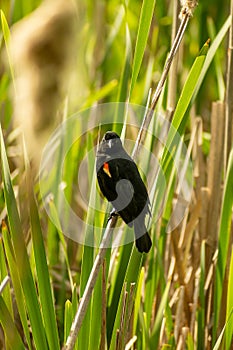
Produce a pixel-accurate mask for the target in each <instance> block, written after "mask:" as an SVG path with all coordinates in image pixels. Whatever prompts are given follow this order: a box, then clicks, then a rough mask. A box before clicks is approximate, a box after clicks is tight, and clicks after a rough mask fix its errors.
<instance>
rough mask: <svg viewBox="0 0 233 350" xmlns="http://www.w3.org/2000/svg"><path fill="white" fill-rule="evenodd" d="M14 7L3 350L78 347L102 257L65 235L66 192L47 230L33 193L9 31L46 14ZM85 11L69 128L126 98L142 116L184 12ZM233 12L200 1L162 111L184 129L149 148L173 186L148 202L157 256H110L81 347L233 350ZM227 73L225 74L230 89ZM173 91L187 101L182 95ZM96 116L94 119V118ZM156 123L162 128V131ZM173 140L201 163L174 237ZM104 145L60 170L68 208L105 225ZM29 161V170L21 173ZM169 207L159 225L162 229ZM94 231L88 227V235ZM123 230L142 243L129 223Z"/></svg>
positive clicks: (77, 151)
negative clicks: (16, 110) (20, 140)
mask: <svg viewBox="0 0 233 350" xmlns="http://www.w3.org/2000/svg"><path fill="white" fill-rule="evenodd" d="M16 3H17V2H16ZM16 3H13V2H12V4H11V5H12V6H11V8H10V7H7V5H5V7H3V8H2V12H1V31H2V36H1V57H2V59H3V47H4V46H5V47H6V48H7V53H8V55H7V60H8V63H9V69H7V68H6V67H5V68H4V69H2V70H1V82H0V101H1V130H2V132H1V134H0V138H1V140H0V141H1V174H2V178H1V180H2V185H1V193H0V210H1V211H0V216H1V220H2V231H1V236H0V263H1V265H0V283H2V281H4V279H5V277H6V276H9V277H10V280H9V282H7V283H6V285H5V284H4V285H3V286H4V288H3V287H2V288H0V290H1V294H0V323H1V332H0V344H1V347H2V348H6V349H21V348H22V349H24V348H27V349H33V348H34V347H35V348H37V349H43V350H44V349H59V348H61V347H63V346H64V345H65V343H66V340H67V339H68V336H69V335H70V327H71V324H72V321H73V319H74V317H75V315H76V312H77V309H78V305H80V300H81V298H82V297H83V294H84V292H85V288H86V285H87V281H88V278H89V275H90V273H91V271H92V268H93V264H94V261H95V258H96V256H97V254H98V248H95V247H92V246H88V245H81V244H78V243H75V242H73V241H72V240H69V239H67V238H66V237H65V235H64V234H63V232H62V225H61V223H60V218H59V192H58V191H57V196H55V197H50V201H49V203H48V205H49V208H50V212H52V215H53V221H52V220H50V218H49V217H48V216H47V214H46V211H45V210H44V207H43V202H42V201H41V198H40V195H39V185H38V182H37V179H36V180H35V183H34V185H33V186H32V181H31V180H32V177H33V176H34V175H30V170H29V169H30V166H29V161H28V160H27V150H26V149H24V150H23V151H22V154H21V155H20V152H21V151H20V148H19V147H18V145H17V144H16V143H15V137H14V134H15V133H17V130H15V129H14V127H13V126H12V109H13V101H12V93H11V92H12V90H11V87H12V85H13V84H14V68H13V66H12V63H11V58H10V53H9V51H8V45H9V42H10V31H9V28H10V29H11V26H12V25H13V23H14V22H15V21H16V20H19V19H21V18H24V17H25V16H26V14H28V13H30V12H31V11H32V10H33V9H34V8H35V7H36V6H37V5H38V2H37V1H32V0H31V1H22V2H21V3H20V5H19V3H17V5H16ZM77 5H78V10H79V13H80V14H83V16H80V18H79V19H78V20H79V21H80V23H81V24H83V27H82V28H83V29H82V31H81V33H79V37H81V38H82V40H80V41H79V47H78V51H79V52H78V59H77V61H78V62H77V64H76V66H75V67H74V71H73V79H72V84H73V85H72V84H71V85H72V89H70V90H69V93H68V96H67V98H66V101H67V104H65V108H64V111H62V112H61V111H60V110H59V113H60V114H62V115H63V120H65V119H66V118H69V117H68V116H69V115H72V114H73V113H75V112H76V111H77V109H79V110H81V108H88V107H92V105H93V104H100V103H107V102H113V101H119V102H122V101H123V102H125V101H127V99H128V98H130V102H132V103H137V104H141V105H144V106H145V105H146V101H147V98H148V93H149V92H148V88H150V87H151V88H152V91H154V90H155V87H156V85H157V83H158V81H159V78H160V76H161V74H162V71H163V66H164V62H165V60H166V57H167V54H168V51H169V49H170V42H171V39H170V38H171V23H172V21H174V18H173V10H174V9H175V8H176V7H175V5H174V6H173V4H172V3H171V2H166V1H157V2H155V1H149V0H144V2H143V6H141V3H139V2H137V1H130V2H129V3H128V2H127V3H125V4H124V5H123V4H120V3H119V2H116V1H113V0H110V1H109V2H108V3H99V4H98V5H97V2H96V3H94V4H93V2H92V1H88V0H86V1H85V2H84V3H83V4H81V3H78V4H77ZM152 12H153V14H152ZM229 13H230V3H229V4H224V5H223V4H219V2H217V1H213V2H212V4H211V5H207V4H205V3H204V2H203V3H202V2H200V4H199V7H198V8H197V9H196V11H195V12H194V15H193V18H191V19H190V21H189V23H188V26H187V28H186V32H185V37H184V40H183V42H182V45H181V47H180V49H179V52H178V56H177V57H178V62H177V71H176V72H175V73H174V69H173V70H172V72H171V75H170V77H169V83H168V84H165V87H164V89H163V91H162V94H161V96H160V99H159V101H158V105H157V107H156V111H157V112H160V113H162V114H164V115H166V113H167V115H169V113H168V112H170V116H172V118H171V125H172V127H173V128H170V130H169V131H168V134H167V138H166V147H164V145H161V144H157V143H156V142H155V140H154V138H153V137H151V136H150V135H149V134H148V135H147V136H146V138H145V144H146V145H147V147H148V149H149V150H150V151H151V152H152V153H156V156H157V158H158V159H159V162H160V167H161V168H160V169H161V170H160V171H159V172H158V179H159V177H160V176H162V173H163V174H164V176H165V179H166V185H167V186H166V195H165V197H163V193H162V188H157V187H156V186H155V188H153V189H152V193H151V198H153V202H152V227H151V232H150V234H151V236H152V239H153V249H151V251H150V253H149V254H147V255H141V254H139V253H138V252H137V250H136V249H135V247H134V245H133V244H132V243H128V244H126V245H122V246H120V247H119V248H114V249H106V251H105V259H104V261H103V264H101V268H100V273H99V274H98V275H97V276H96V277H97V278H96V282H95V284H94V289H93V293H92V294H91V299H90V302H89V304H88V307H87V311H86V313H85V317H84V319H83V321H82V324H81V328H80V331H79V333H78V335H77V341H76V342H75V345H74V348H75V349H101V350H103V349H111V350H115V349H117V350H119V349H151V350H152V349H153V350H154V349H158V348H162V349H166V348H171V349H213V348H214V349H215V350H217V349H231V347H232V335H233V318H232V317H233V316H232V308H233V296H232V276H233V267H232V266H233V258H232V242H233V240H232V228H231V221H232V198H233V182H232V181H233V180H232V179H233V174H232V171H233V154H232V152H231V151H230V149H231V148H232V128H231V123H230V120H231V119H230V117H229V115H230V111H231V105H232V93H230V91H231V90H230V89H231V79H230V75H231V73H230V72H231V58H230V57H229V60H228V61H227V48H226V47H227V45H228V43H227V34H228V32H229V29H230V28H231V31H232V27H231V26H232V19H231V17H228V16H229ZM206 16H208V21H207V22H208V23H210V22H211V28H212V29H211V30H210V26H208V25H207V23H206ZM139 18H140V20H139ZM138 23H140V25H138ZM8 26H9V28H8ZM96 29H98V30H96ZM211 33H212V34H213V35H214V37H211ZM231 35H232V34H231ZM209 36H210V37H211V44H210V46H209V44H208V42H207V39H208V37H209ZM229 38H230V39H229V42H230V43H231V41H230V40H231V39H232V37H231V36H230V37H229ZM61 50H62V48H61ZM5 57H6V55H5ZM221 62H226V64H220V63H221ZM225 72H228V75H227V81H226V82H225V84H223V82H224V81H225V80H224V79H225ZM79 79H80V84H79ZM169 86H172V87H173V88H175V89H176V90H175V91H173V92H172V94H173V96H172V97H171V92H169V93H168V91H169V89H171V88H170V87H169ZM80 88H81V91H82V93H81V92H80ZM75 91H78V92H77V96H75ZM152 95H153V93H152ZM225 95H226V96H227V98H226V100H225V101H223V100H222V99H223V96H225ZM149 96H150V95H149ZM169 96H170V97H169ZM172 100H173V101H174V100H175V101H176V103H175V106H174V107H175V110H172V111H171V110H169V111H168V108H169V109H170V108H171V106H173V102H172ZM219 100H221V101H219ZM149 103H150V101H149ZM87 115H89V118H90V119H91V118H92V114H91V113H89V114H87ZM225 116H226V117H225ZM131 117H132V116H131ZM128 121H129V122H130V120H128ZM87 122H88V120H87ZM141 122H142V120H140V123H141ZM152 125H153V126H154V127H156V126H157V124H156V121H155V120H154V119H152ZM78 127H79V126H77V130H75V131H78ZM108 127H109V128H110V127H111V128H112V129H114V130H117V132H118V133H121V132H122V116H120V117H119V115H118V113H117V110H116V112H115V115H114V120H113V122H112V125H111V124H110V125H108ZM124 127H125V126H124V125H123V133H122V135H124V133H125V132H126V133H127V135H129V136H130V138H132V139H134V140H136V137H137V132H138V130H135V128H130V127H128V128H127V129H126V130H125V129H124ZM80 128H81V125H80ZM230 130H231V131H230ZM175 131H176V132H178V133H179V135H180V136H181V137H182V140H184V143H185V144H186V146H187V149H188V152H189V153H190V154H191V157H192V165H193V174H194V183H193V187H192V195H191V201H190V203H189V206H188V208H187V210H186V211H185V215H184V217H183V220H182V221H181V222H180V224H179V225H178V226H176V227H174V228H173V230H172V231H169V232H168V223H169V220H170V218H171V216H172V212H173V209H174V205H175V203H176V199H177V195H178V192H177V191H178V188H179V186H181V185H180V184H179V176H178V174H177V172H176V169H175V164H174V161H173V159H174V155H175V154H179V147H178V145H177V144H176V142H174V140H175ZM64 142H66V140H64ZM97 142H98V130H97V129H94V130H92V131H90V132H89V134H88V135H86V137H83V138H81V139H78V140H77V142H75V143H74V144H73V146H72V148H71V149H70V150H69V152H68V154H67V156H66V159H65V162H64V164H63V174H62V176H63V178H62V182H63V184H65V185H66V187H65V194H66V198H67V200H68V201H69V203H70V204H71V205H72V208H74V209H75V211H76V212H77V213H78V214H79V215H80V216H81V217H82V218H83V220H84V221H86V222H87V223H90V224H96V225H97V226H101V225H102V226H103V227H104V226H105V224H106V220H107V216H108V214H107V213H108V210H109V207H107V205H106V202H105V201H103V200H102V199H100V198H99V197H98V196H96V195H95V193H96V192H95V189H96V178H95V176H94V175H93V174H94V170H93V169H94V162H95V154H94V151H93V149H94V146H95V145H96V144H97ZM63 146H64V145H61V153H62V150H63V149H62V147H63ZM175 146H176V147H175ZM169 150H170V152H168V151H169ZM86 153H88V156H87V169H88V172H87V173H88V176H86V178H85V181H84V182H83V184H82V186H85V187H86V188H87V193H88V201H89V203H85V202H84V201H83V200H82V198H81V195H80V193H79V192H78V186H77V178H78V169H79V164H81V162H82V159H83V157H84V155H85V154H86ZM171 155H172V157H171ZM22 158H23V166H22V163H20V162H19V160H20V159H22ZM58 162H59V159H58ZM138 162H139V164H143V169H147V171H148V173H149V170H150V169H149V168H150V166H149V164H150V163H149V162H150V159H149V158H148V159H140V155H139V159H138ZM145 163H148V164H145ZM19 164H21V165H19ZM59 164H60V163H59ZM51 176H56V174H51ZM189 180H190V179H189V178H188V179H187V180H186V181H187V183H189V184H190V181H189ZM158 183H159V182H158ZM162 201H163V206H162V212H161V215H160V217H159V219H158V220H157V221H156V222H153V217H157V209H158V207H160V204H161V202H162ZM94 203H95V204H96V206H97V207H98V208H102V209H103V212H102V213H101V212H98V213H96V212H95V210H93V209H92V208H93V204H94ZM22 208H23V211H22ZM105 212H106V214H103V213H105ZM67 215H68V214H67V213H66V212H64V218H65V219H66V220H69V217H68V216H67ZM66 216H67V217H66ZM84 229H85V226H83V227H78V228H77V230H84ZM116 229H117V230H122V232H123V234H131V232H130V230H129V228H128V227H126V226H125V225H122V223H121V222H120V220H119V225H118V226H117V228H116ZM85 230H86V231H85V232H84V234H85V237H86V239H87V238H88V239H92V240H93V241H94V240H95V239H96V235H95V234H96V232H95V229H94V228H93V229H90V228H86V229H85ZM122 237H124V235H123V236H122ZM5 281H7V280H5Z"/></svg>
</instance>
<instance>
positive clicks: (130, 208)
mask: <svg viewBox="0 0 233 350" xmlns="http://www.w3.org/2000/svg"><path fill="white" fill-rule="evenodd" d="M96 157H97V160H96V172H97V179H98V183H99V187H100V189H101V192H102V193H103V195H104V196H105V197H106V198H107V200H108V201H109V202H111V203H112V205H113V208H114V209H115V210H116V211H117V213H118V214H119V215H120V216H121V218H122V219H123V221H124V222H125V223H126V224H127V225H129V226H130V227H132V226H134V233H135V238H136V247H137V249H138V250H139V252H141V253H143V252H145V253H148V252H149V250H150V248H151V245H152V243H151V239H150V236H149V234H148V232H147V229H146V226H145V216H146V215H147V214H150V209H149V204H150V202H149V196H148V193H147V189H146V186H145V184H144V182H143V181H142V179H141V176H140V174H139V171H138V168H137V166H136V164H135V163H134V161H133V159H132V158H131V157H130V156H129V155H128V153H127V152H126V151H125V150H124V148H123V146H122V143H121V140H120V137H119V136H118V135H117V134H116V133H115V132H112V131H107V132H106V134H105V135H104V137H103V139H102V141H101V143H100V145H99V148H98V150H97V155H96Z"/></svg>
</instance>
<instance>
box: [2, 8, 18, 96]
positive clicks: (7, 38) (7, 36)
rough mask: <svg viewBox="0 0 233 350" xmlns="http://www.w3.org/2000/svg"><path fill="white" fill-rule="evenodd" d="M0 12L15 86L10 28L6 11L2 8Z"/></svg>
mask: <svg viewBox="0 0 233 350" xmlns="http://www.w3.org/2000/svg"><path fill="white" fill-rule="evenodd" d="M0 14H1V26H2V32H3V38H4V41H5V46H6V52H7V58H8V63H9V67H10V72H11V77H12V81H13V85H14V88H15V74H14V69H13V64H12V60H11V55H10V47H9V46H10V38H11V35H10V29H9V27H8V24H7V20H6V17H5V15H4V12H3V11H2V10H0ZM15 91H16V89H15Z"/></svg>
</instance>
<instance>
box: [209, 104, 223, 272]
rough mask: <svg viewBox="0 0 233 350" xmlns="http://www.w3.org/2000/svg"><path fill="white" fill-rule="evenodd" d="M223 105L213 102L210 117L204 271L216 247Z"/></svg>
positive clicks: (221, 157)
mask: <svg viewBox="0 0 233 350" xmlns="http://www.w3.org/2000/svg"><path fill="white" fill-rule="evenodd" d="M224 119H225V118H224V103H223V102H221V101H218V102H214V103H213V106H212V115H211V145H210V156H209V165H208V169H209V170H208V179H207V186H208V188H209V191H210V197H209V208H208V216H207V232H208V235H207V237H206V239H207V245H206V248H207V250H206V271H208V270H209V266H210V264H211V260H212V256H213V254H214V251H215V249H216V247H217V233H218V230H217V227H218V217H219V213H220V207H221V182H222V165H223V155H224V154H223V145H224Z"/></svg>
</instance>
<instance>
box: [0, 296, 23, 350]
mask: <svg viewBox="0 0 233 350" xmlns="http://www.w3.org/2000/svg"><path fill="white" fill-rule="evenodd" d="M0 322H1V324H2V328H3V330H4V333H5V339H6V342H7V344H8V345H9V347H10V348H11V349H17V350H21V349H22V350H24V349H25V347H24V344H23V342H22V339H21V338H20V335H19V333H18V330H17V328H16V326H15V323H14V320H13V319H12V317H11V314H10V312H9V310H8V309H7V306H6V304H5V302H4V300H3V298H2V296H1V295H0Z"/></svg>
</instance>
